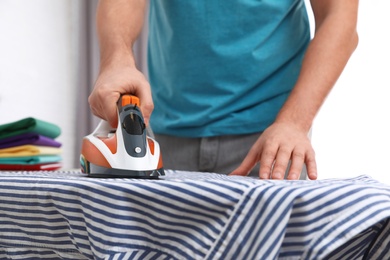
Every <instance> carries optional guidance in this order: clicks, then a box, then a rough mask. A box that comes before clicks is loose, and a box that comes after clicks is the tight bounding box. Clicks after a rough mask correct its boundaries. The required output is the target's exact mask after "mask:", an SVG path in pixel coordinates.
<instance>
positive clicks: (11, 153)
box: [0, 145, 62, 158]
mask: <svg viewBox="0 0 390 260" xmlns="http://www.w3.org/2000/svg"><path fill="white" fill-rule="evenodd" d="M61 151H62V150H61V148H57V147H49V146H39V145H20V146H15V147H10V148H4V149H0V157H3V158H4V157H23V156H32V155H52V154H61Z"/></svg>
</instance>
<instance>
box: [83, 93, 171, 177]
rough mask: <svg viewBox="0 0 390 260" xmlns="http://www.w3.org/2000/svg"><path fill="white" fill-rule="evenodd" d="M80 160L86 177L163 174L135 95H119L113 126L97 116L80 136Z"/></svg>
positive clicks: (153, 141) (155, 145)
mask: <svg viewBox="0 0 390 260" xmlns="http://www.w3.org/2000/svg"><path fill="white" fill-rule="evenodd" d="M80 164H81V171H82V172H83V173H86V174H88V176H90V177H103V178H107V177H108V178H118V177H120V178H146V179H157V178H159V176H162V175H165V173H164V169H163V162H162V156H161V154H160V146H159V144H158V143H157V142H156V141H155V140H154V139H153V138H152V137H149V136H148V135H147V131H146V127H145V123H144V119H143V116H142V114H141V111H140V109H139V98H138V97H136V96H132V95H123V96H121V97H120V99H119V101H118V126H117V128H116V129H113V128H112V127H111V126H110V125H109V123H108V122H107V121H105V120H101V121H100V123H99V125H98V126H97V128H96V129H95V130H94V131H93V133H92V134H90V135H87V136H85V137H84V138H83V142H82V147H81V155H80Z"/></svg>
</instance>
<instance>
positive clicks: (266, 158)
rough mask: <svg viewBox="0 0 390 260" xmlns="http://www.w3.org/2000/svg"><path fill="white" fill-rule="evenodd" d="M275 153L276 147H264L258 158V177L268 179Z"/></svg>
mask: <svg viewBox="0 0 390 260" xmlns="http://www.w3.org/2000/svg"><path fill="white" fill-rule="evenodd" d="M276 154H277V148H273V149H270V148H268V149H266V150H264V152H263V153H262V154H261V158H260V170H259V176H260V179H270V178H271V173H272V168H273V165H274V162H275V157H276Z"/></svg>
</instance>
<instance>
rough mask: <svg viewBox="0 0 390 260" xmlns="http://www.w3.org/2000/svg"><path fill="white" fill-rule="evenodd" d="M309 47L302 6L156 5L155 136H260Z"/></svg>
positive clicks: (176, 0)
mask: <svg viewBox="0 0 390 260" xmlns="http://www.w3.org/2000/svg"><path fill="white" fill-rule="evenodd" d="M309 41H310V25H309V21H308V17H307V12H306V7H305V3H304V0H152V1H150V12H149V45H148V66H149V71H148V73H149V80H150V84H151V87H152V93H153V100H154V104H155V109H154V111H153V114H152V117H151V126H152V129H153V131H154V132H156V133H160V134H168V135H176V136H183V137H206V136H216V135H231V134H248V133H255V132H261V131H263V130H264V129H265V128H266V127H268V126H269V125H270V124H271V123H272V122H273V121H274V119H275V116H276V115H277V113H278V111H279V109H280V108H281V106H282V105H283V103H284V102H285V100H286V98H287V96H288V95H289V93H290V91H291V89H292V88H293V86H294V84H295V82H296V79H297V77H298V74H299V71H300V68H301V63H302V58H303V55H304V53H305V51H306V48H307V46H308V43H309Z"/></svg>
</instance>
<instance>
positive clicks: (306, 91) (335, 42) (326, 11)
mask: <svg viewBox="0 0 390 260" xmlns="http://www.w3.org/2000/svg"><path fill="white" fill-rule="evenodd" d="M312 2H314V3H313V8H314V12H315V14H316V15H317V16H316V33H315V37H314V38H313V40H312V42H311V43H310V45H309V48H308V50H307V52H306V55H305V58H304V60H303V64H302V69H301V73H300V76H299V78H298V81H297V83H296V86H295V88H294V89H293V91H292V92H291V95H290V97H289V98H288V100H287V101H286V103H285V105H284V106H283V108H282V110H281V111H280V113H279V115H278V117H277V119H276V121H277V122H286V121H287V122H293V123H294V124H295V125H296V126H297V127H299V128H301V129H302V130H305V131H308V130H309V129H310V127H311V125H312V122H313V120H314V117H315V116H316V114H317V113H318V111H319V109H320V107H321V105H322V104H323V102H324V100H325V99H326V96H327V95H328V94H329V92H330V91H331V89H332V87H333V86H334V84H335V83H336V81H337V79H338V77H339V76H340V74H341V73H342V71H343V69H344V67H345V65H346V64H347V62H348V60H349V58H350V56H351V55H352V53H353V51H354V50H355V48H356V46H357V42H358V36H357V33H356V23H357V1H354V0H348V1H347V0H344V1H340V2H339V3H337V4H334V5H329V6H324V5H327V4H325V2H328V3H329V2H332V1H325V2H319V1H312ZM316 3H319V4H318V5H316ZM346 10H347V11H346Z"/></svg>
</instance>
